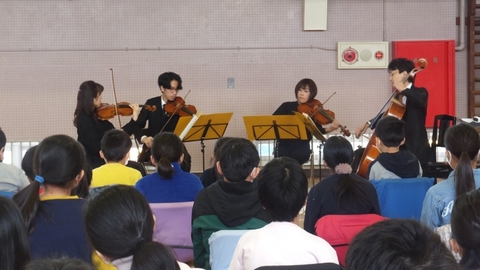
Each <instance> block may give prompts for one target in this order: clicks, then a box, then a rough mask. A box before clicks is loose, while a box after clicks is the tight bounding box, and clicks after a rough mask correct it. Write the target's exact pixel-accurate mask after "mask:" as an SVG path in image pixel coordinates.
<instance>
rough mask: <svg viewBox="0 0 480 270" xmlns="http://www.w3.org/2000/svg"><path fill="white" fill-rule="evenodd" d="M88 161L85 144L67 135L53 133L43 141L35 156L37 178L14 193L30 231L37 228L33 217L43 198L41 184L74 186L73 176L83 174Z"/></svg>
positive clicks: (34, 165)
mask: <svg viewBox="0 0 480 270" xmlns="http://www.w3.org/2000/svg"><path fill="white" fill-rule="evenodd" d="M85 162H86V158H85V152H84V149H83V147H82V145H81V144H80V143H79V142H77V141H76V140H75V139H73V138H71V137H69V136H67V135H53V136H49V137H47V138H45V139H44V140H43V141H41V142H40V144H39V145H38V146H37V149H36V150H35V154H34V157H33V169H34V171H35V173H36V176H35V181H33V182H32V183H30V185H28V186H27V187H25V188H23V189H22V190H20V191H19V192H17V193H16V194H15V195H14V196H13V200H14V201H15V202H16V203H17V204H18V205H19V206H20V209H21V211H22V215H23V217H24V219H25V221H26V223H27V227H28V230H29V231H31V230H32V229H33V225H34V224H33V219H34V217H35V214H36V212H37V208H38V204H39V202H40V199H39V190H40V186H41V185H42V184H43V185H45V186H47V185H52V186H56V187H62V188H65V189H70V190H72V189H73V188H75V186H76V184H75V183H74V181H73V180H75V179H77V178H79V177H81V173H82V171H83V170H84V168H85ZM78 180H80V179H78Z"/></svg>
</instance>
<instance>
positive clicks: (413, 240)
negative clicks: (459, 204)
mask: <svg viewBox="0 0 480 270" xmlns="http://www.w3.org/2000/svg"><path fill="white" fill-rule="evenodd" d="M345 261H346V269H347V270H365V269H375V270H404V269H423V270H459V269H460V268H459V266H458V264H457V262H456V261H455V259H454V258H453V256H452V254H451V253H450V251H448V249H447V248H446V247H445V245H444V244H443V243H442V241H441V240H440V237H439V236H438V235H437V234H436V233H434V232H433V231H432V230H430V229H429V228H427V227H426V226H425V225H423V224H421V223H419V222H418V221H415V220H410V219H390V220H384V221H380V222H377V223H375V224H373V225H371V226H369V227H367V228H365V229H364V230H363V231H361V232H360V233H359V234H357V236H355V238H353V240H352V242H351V243H350V247H349V249H348V251H347V255H346V258H345Z"/></svg>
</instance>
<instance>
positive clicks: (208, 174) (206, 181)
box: [200, 137, 232, 188]
mask: <svg viewBox="0 0 480 270" xmlns="http://www.w3.org/2000/svg"><path fill="white" fill-rule="evenodd" d="M231 138H232V137H222V138H220V139H218V140H217V141H216V142H215V146H214V147H213V156H212V161H213V166H212V167H211V168H208V169H206V170H205V171H203V173H202V174H201V175H200V181H202V185H203V187H204V188H206V187H208V186H210V185H211V184H213V183H215V182H216V181H218V180H220V179H222V176H221V175H220V174H219V173H218V172H217V169H216V166H215V163H216V162H217V161H216V158H215V157H217V156H218V154H219V153H220V149H221V148H222V146H223V144H225V142H226V141H228V140H230V139H231Z"/></svg>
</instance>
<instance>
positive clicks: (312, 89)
mask: <svg viewBox="0 0 480 270" xmlns="http://www.w3.org/2000/svg"><path fill="white" fill-rule="evenodd" d="M316 95H317V85H316V84H315V82H314V81H313V80H311V79H302V80H301V81H299V82H298V83H297V85H296V86H295V96H296V98H297V101H291V102H284V103H282V105H280V107H278V109H277V110H276V111H275V112H274V113H273V114H274V115H292V114H294V113H293V111H298V110H297V107H298V105H299V104H305V103H308V102H312V101H313V100H314V98H315V96H316ZM315 125H316V126H317V128H318V129H319V130H320V132H321V133H323V134H325V133H329V132H332V131H334V130H337V129H338V128H339V126H340V124H339V123H338V122H337V120H334V121H333V122H332V123H331V125H330V126H328V127H327V128H323V127H322V125H320V124H317V123H315ZM307 137H308V139H307V140H278V141H277V145H276V151H275V157H283V156H286V157H291V158H293V159H295V160H296V161H298V163H300V164H303V163H305V162H307V161H308V159H309V158H310V153H311V150H310V141H311V140H312V134H310V132H309V131H308V130H307Z"/></svg>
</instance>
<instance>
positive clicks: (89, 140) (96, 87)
mask: <svg viewBox="0 0 480 270" xmlns="http://www.w3.org/2000/svg"><path fill="white" fill-rule="evenodd" d="M103 90H104V87H103V86H102V85H101V84H99V83H96V82H94V81H85V82H83V83H82V84H81V85H80V87H79V89H78V93H77V107H76V109H75V113H74V118H73V125H74V126H75V127H76V128H77V135H78V138H77V140H78V142H80V143H81V144H82V145H83V147H84V148H85V152H86V156H87V160H88V162H89V163H90V165H91V166H92V169H95V168H97V167H100V166H101V165H103V164H105V161H104V160H103V159H102V158H101V157H100V154H99V152H100V141H101V140H102V138H103V135H104V134H105V132H107V131H109V130H111V129H115V127H114V126H113V124H112V123H110V121H108V120H102V119H100V118H99V117H98V115H97V110H98V108H100V107H101V106H102V92H103ZM129 106H130V107H131V108H132V110H133V114H132V119H131V120H130V122H129V123H127V124H126V125H124V126H123V128H122V129H123V130H124V131H125V132H126V133H127V134H129V135H132V134H133V133H134V131H135V129H136V124H135V121H136V120H137V117H138V114H139V112H140V108H139V106H138V104H130V105H129Z"/></svg>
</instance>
